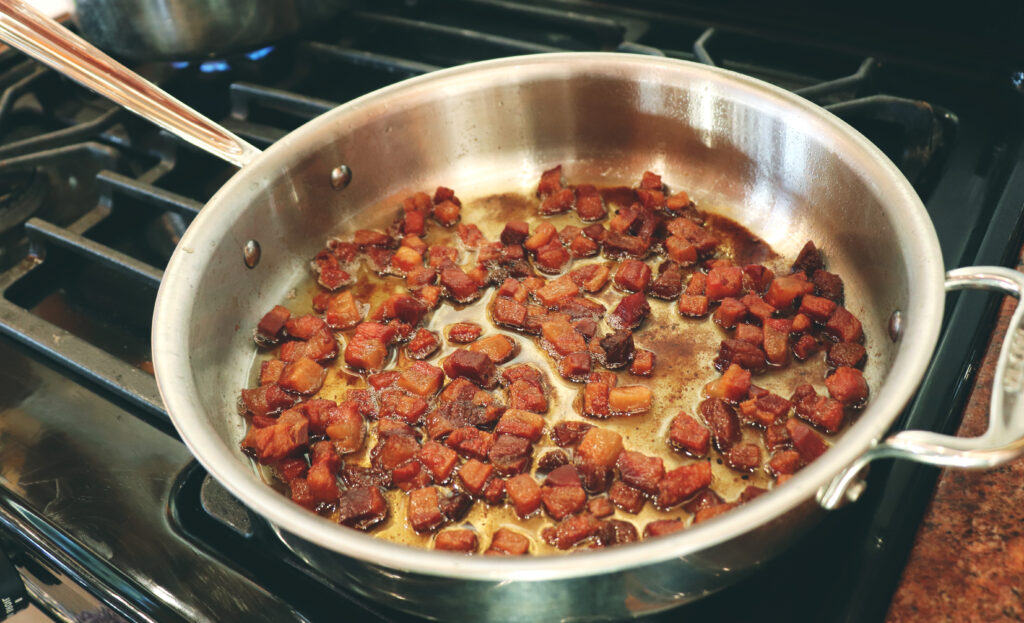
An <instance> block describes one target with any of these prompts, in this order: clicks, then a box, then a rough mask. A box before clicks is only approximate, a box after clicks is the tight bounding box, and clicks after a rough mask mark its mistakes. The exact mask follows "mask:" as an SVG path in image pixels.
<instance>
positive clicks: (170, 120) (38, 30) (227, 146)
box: [0, 0, 260, 167]
mask: <svg viewBox="0 0 1024 623" xmlns="http://www.w3.org/2000/svg"><path fill="white" fill-rule="evenodd" d="M0 40H3V41H4V42H5V43H7V44H9V45H11V46H12V47H15V48H17V49H19V50H21V51H22V52H24V53H26V54H28V55H29V56H32V57H34V58H36V59H37V60H39V61H41V62H43V63H45V64H46V65H49V66H50V67H52V68H53V69H55V70H57V71H58V72H60V73H62V74H64V75H65V76H68V77H69V78H72V79H73V80H76V81H78V82H80V83H82V84H83V85H85V86H86V87H88V88H90V89H93V90H94V91H96V92H97V93H99V94H100V95H102V96H104V97H106V98H108V99H110V100H112V101H114V102H116V103H117V104H120V105H121V106H124V107H125V108H127V109H128V110H130V111H132V112H134V113H136V114H138V115H140V116H141V117H143V118H145V119H147V120H149V121H151V122H153V123H155V124H156V125H158V126H160V127H161V128H163V129H165V130H167V131H168V132H171V133H172V134H174V135H176V136H178V137H179V138H181V139H183V140H185V141H188V142H189V143H191V144H193V145H195V146H196V147H199V148H200V149H203V150H206V151H208V152H210V153H211V154H213V155H214V156H217V157H218V158H221V159H223V160H227V161H228V162H230V163H231V164H234V165H235V166H239V167H242V166H245V165H246V164H248V163H249V162H250V161H252V159H253V158H255V157H256V156H258V155H259V154H260V150H258V149H256V148H255V147H253V146H252V145H250V144H249V143H247V142H245V141H244V140H242V139H240V138H238V137H237V136H235V135H234V134H232V133H231V132H229V131H227V130H226V129H224V128H222V127H221V126H220V125H218V124H216V123H214V122H213V121H211V120H210V119H207V118H206V117H204V116H203V115H201V114H199V113H198V112H196V111H195V110H193V109H192V108H189V107H188V106H186V105H185V104H183V103H181V102H180V101H178V100H177V99H175V98H173V97H171V96H170V95H169V94H168V93H167V92H166V91H164V90H162V89H161V88H159V87H157V86H156V85H155V84H153V83H152V82H150V81H148V80H146V79H145V78H142V77H141V76H139V75H137V74H135V73H134V72H132V71H131V70H129V69H128V68H127V67H125V66H124V65H122V64H121V63H118V62H117V61H115V60H114V59H112V58H110V57H109V56H107V55H106V54H104V53H103V52H101V51H100V50H99V49H97V48H96V47H95V46H93V45H92V44H90V43H89V42H87V41H85V40H84V39H82V38H81V37H79V36H78V35H76V34H74V33H72V32H71V31H70V30H68V29H67V28H65V27H64V26H61V25H60V24H59V23H57V22H56V21H55V20H53V19H50V18H49V17H47V16H46V15H44V14H42V13H40V12H39V11H37V10H36V9H35V8H33V7H31V6H29V4H28V3H27V2H24V1H23V0H0Z"/></svg>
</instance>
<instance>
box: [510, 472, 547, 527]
mask: <svg viewBox="0 0 1024 623" xmlns="http://www.w3.org/2000/svg"><path fill="white" fill-rule="evenodd" d="M505 491H506V493H508V499H509V501H510V502H512V506H513V507H515V509H516V514H517V515H519V516H520V517H528V516H529V515H531V514H533V512H534V511H536V510H537V509H538V508H540V504H541V492H540V485H539V484H537V481H536V480H534V479H533V476H531V475H529V474H519V475H517V476H513V477H512V478H509V479H508V480H506V481H505Z"/></svg>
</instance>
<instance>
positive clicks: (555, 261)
mask: <svg viewBox="0 0 1024 623" xmlns="http://www.w3.org/2000/svg"><path fill="white" fill-rule="evenodd" d="M527 242H529V241H527ZM534 253H535V260H536V261H535V265H536V266H537V268H538V269H539V270H540V271H541V272H545V273H550V274H557V273H560V272H562V270H563V269H564V268H565V267H566V265H567V264H568V263H569V262H570V261H571V260H572V256H570V255H569V252H568V251H566V250H565V247H563V246H562V243H561V242H559V240H558V238H556V237H553V238H552V239H551V241H550V242H548V243H547V244H545V245H543V246H541V247H540V248H538V249H537V250H536V251H535V252H534Z"/></svg>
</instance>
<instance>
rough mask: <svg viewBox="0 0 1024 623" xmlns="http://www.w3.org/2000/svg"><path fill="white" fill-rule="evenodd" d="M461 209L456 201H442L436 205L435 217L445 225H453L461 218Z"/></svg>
mask: <svg viewBox="0 0 1024 623" xmlns="http://www.w3.org/2000/svg"><path fill="white" fill-rule="evenodd" d="M460 212H461V209H460V208H459V206H458V205H456V204H455V202H454V201H447V200H446V201H442V202H441V203H439V204H437V205H435V206H434V214H433V216H434V219H435V220H436V221H437V222H438V223H440V224H442V225H444V226H445V227H451V226H452V225H454V224H455V223H456V222H458V220H459V214H460Z"/></svg>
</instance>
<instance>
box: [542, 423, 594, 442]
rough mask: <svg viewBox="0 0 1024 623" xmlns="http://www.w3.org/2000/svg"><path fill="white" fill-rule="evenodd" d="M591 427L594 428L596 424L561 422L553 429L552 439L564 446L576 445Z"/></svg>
mask: <svg viewBox="0 0 1024 623" xmlns="http://www.w3.org/2000/svg"><path fill="white" fill-rule="evenodd" d="M591 428H594V425H593V424H587V423H586V422H559V423H558V424H555V426H554V428H553V429H552V431H551V439H552V441H554V442H555V444H556V445H558V446H559V447H562V448H566V447H569V446H574V445H576V444H578V443H579V442H580V440H582V439H583V437H584V435H586V434H587V431H589V430H590V429H591Z"/></svg>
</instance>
